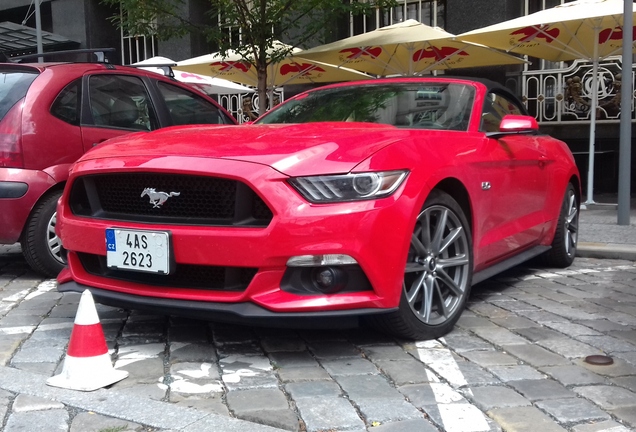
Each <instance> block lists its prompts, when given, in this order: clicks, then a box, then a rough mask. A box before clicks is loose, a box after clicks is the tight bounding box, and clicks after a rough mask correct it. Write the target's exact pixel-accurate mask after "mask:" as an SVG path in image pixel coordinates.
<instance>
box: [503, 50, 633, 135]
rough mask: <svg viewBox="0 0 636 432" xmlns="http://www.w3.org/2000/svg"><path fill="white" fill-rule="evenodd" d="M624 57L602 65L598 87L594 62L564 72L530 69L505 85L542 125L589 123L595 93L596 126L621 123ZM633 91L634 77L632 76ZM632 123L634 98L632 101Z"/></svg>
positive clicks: (579, 62) (577, 64) (577, 62)
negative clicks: (518, 97)
mask: <svg viewBox="0 0 636 432" xmlns="http://www.w3.org/2000/svg"><path fill="white" fill-rule="evenodd" d="M621 69H622V66H621V58H620V57H613V58H608V59H606V60H603V61H601V62H599V67H598V80H597V81H596V88H595V89H594V88H592V87H593V86H594V85H593V80H592V63H591V62H588V61H585V60H574V61H573V62H572V64H570V65H569V66H565V67H563V68H561V69H544V70H528V71H524V72H522V73H521V75H520V76H519V75H517V76H509V77H508V78H507V82H506V85H507V86H508V87H509V88H511V89H513V90H516V91H517V93H518V94H521V95H522V98H523V100H524V102H525V103H526V106H527V108H528V111H529V112H530V114H531V115H533V116H534V117H535V118H536V119H537V121H538V122H539V123H543V124H572V123H575V124H589V123H590V119H591V113H590V105H591V100H592V94H593V92H594V91H596V92H597V95H598V108H597V110H596V121H597V123H618V122H619V121H620V110H621V84H622V79H623V77H622V74H621ZM631 80H632V88H634V74H633V73H632V76H631ZM629 107H630V110H631V112H632V120H634V119H635V118H636V117H635V116H634V99H633V98H632V100H631V101H630V104H629Z"/></svg>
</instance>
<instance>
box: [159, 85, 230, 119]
mask: <svg viewBox="0 0 636 432" xmlns="http://www.w3.org/2000/svg"><path fill="white" fill-rule="evenodd" d="M157 85H158V86H159V90H160V91H161V95H162V96H163V98H164V100H165V101H166V106H167V107H168V111H169V113H170V117H171V118H172V123H173V124H174V125H175V126H176V125H187V124H231V123H232V121H231V120H230V119H228V117H227V115H225V113H223V112H222V111H221V110H220V109H219V108H218V107H217V106H216V105H214V104H211V103H210V102H208V101H206V100H205V99H203V98H201V97H199V96H198V95H196V94H195V93H191V92H189V91H187V90H184V89H182V88H181V87H177V86H174V85H171V84H167V83H164V82H161V81H159V82H157Z"/></svg>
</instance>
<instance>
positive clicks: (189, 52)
mask: <svg viewBox="0 0 636 432" xmlns="http://www.w3.org/2000/svg"><path fill="white" fill-rule="evenodd" d="M40 1H41V5H40V15H41V28H42V30H44V31H46V32H50V33H51V34H54V35H59V36H62V37H63V38H65V39H67V40H70V41H72V42H74V45H75V46H76V47H77V48H102V47H115V48H116V49H117V52H118V56H117V57H118V59H117V60H119V61H121V63H123V64H130V63H133V62H136V61H140V60H143V59H145V58H149V57H152V56H153V55H162V56H165V57H168V58H171V59H173V60H175V61H178V60H183V59H186V58H191V57H194V56H198V55H202V54H206V53H209V52H212V51H214V47H213V46H211V45H210V44H209V43H207V42H206V41H205V40H204V39H202V38H201V37H198V36H196V35H190V36H186V37H183V38H180V39H174V40H170V41H158V40H156V39H154V38H152V37H145V36H130V35H125V34H122V32H121V31H120V30H119V29H118V28H117V27H116V25H115V24H114V22H113V20H112V19H111V17H113V16H114V15H116V14H118V13H119V11H118V10H116V9H113V8H110V7H108V6H105V5H104V4H102V3H101V1H100V0H40ZM565 2H566V1H565V0H398V6H396V7H394V8H391V9H390V10H378V11H376V13H374V14H371V15H369V16H356V17H350V18H349V19H348V20H342V21H341V22H339V23H337V25H336V29H335V31H334V32H333V39H340V38H344V37H347V36H351V35H355V34H359V33H363V32H367V31H371V30H374V29H376V28H379V27H383V26H385V25H390V24H394V23H397V22H401V21H403V20H405V19H416V20H418V21H420V22H423V23H424V24H427V25H432V26H439V27H442V28H444V30H446V31H448V32H450V33H454V34H459V33H463V32H466V31H469V30H473V29H476V28H480V27H483V26H486V25H490V24H494V23H497V22H501V21H504V20H508V19H511V18H515V17H518V16H522V15H524V14H528V13H532V12H536V11H538V10H541V9H545V8H550V7H553V6H556V5H558V4H561V3H565ZM205 8H206V3H205V1H204V0H188V1H186V2H185V3H184V5H183V13H184V14H185V15H187V16H189V17H190V18H191V19H192V20H196V19H198V20H204V19H205V18H204V16H205V14H204V13H203V12H204V10H205ZM3 22H11V23H16V24H20V25H24V26H28V27H32V28H35V26H36V23H35V14H34V8H33V5H32V0H2V2H0V25H1V23H3ZM284 42H288V43H292V44H293V42H294V41H284ZM67 46H68V44H66V45H65V47H67ZM304 48H310V47H309V46H306V47H304ZM2 49H4V50H5V51H7V54H9V56H11V55H17V54H20V53H23V54H26V53H28V52H27V51H28V50H26V49H25V50H22V52H19V51H16V50H13V51H10V52H9V51H8V49H7V47H6V46H5V47H3V46H2V43H1V42H0V51H1V50H2ZM47 50H55V46H52V45H51V46H48V47H47V46H45V51H47ZM31 52H36V51H35V47H31ZM599 70H600V73H601V76H602V78H601V79H600V80H599V83H600V84H599V87H598V88H597V89H596V91H597V92H598V95H599V107H600V108H599V111H598V113H597V114H596V117H597V126H596V151H595V165H596V170H595V179H594V189H595V193H596V192H599V193H603V192H615V191H616V190H617V185H618V148H619V115H620V110H619V109H617V107H618V105H617V95H619V94H620V85H621V82H622V81H621V80H622V79H625V78H624V77H622V76H621V74H620V71H621V62H620V58H612V59H608V60H605V61H604V62H602V63H601V65H600V69H599ZM452 73H453V74H456V75H474V76H481V77H487V78H491V79H493V80H496V81H498V82H501V83H503V84H505V85H506V86H508V87H509V88H511V89H513V90H515V91H516V92H517V93H518V94H519V95H521V96H522V97H523V98H524V100H525V101H526V103H527V106H528V109H529V110H530V112H531V113H532V115H534V116H535V117H536V118H537V120H538V121H539V123H540V125H541V129H542V131H544V132H547V133H550V134H551V135H553V136H555V137H557V138H560V139H563V140H564V141H566V142H567V143H568V145H569V146H570V148H571V149H572V151H573V153H574V154H575V158H576V160H577V164H578V166H579V169H580V171H581V173H582V179H583V182H584V188H585V183H586V178H585V177H586V176H585V173H586V172H587V161H588V146H589V145H588V143H589V130H590V128H589V125H590V116H591V113H590V112H589V99H590V94H591V91H592V89H591V88H590V82H591V80H590V73H591V64H589V63H587V62H585V61H574V62H568V63H565V62H563V63H551V62H547V61H542V60H534V61H533V62H532V63H531V64H529V65H525V66H507V67H489V68H480V69H474V70H467V69H462V70H456V71H453V72H452ZM630 78H631V80H632V83H633V81H634V78H633V77H630ZM298 90H299V89H290V92H289V93H294V92H296V91H298ZM285 93H286V94H289V93H288V89H285ZM226 99H227V100H225V101H222V102H224V104H225V105H226V106H239V107H240V101H231V100H230V99H229V97H227V98H226ZM633 105H634V103H633V101H631V103H630V107H631V108H632V112H633V111H634V110H633ZM239 109H240V108H239ZM632 135H634V133H633V134H632ZM632 154H634V152H632ZM632 165H633V164H632ZM632 178H634V176H632ZM632 184H634V181H633V180H632ZM633 188H634V186H632V189H633Z"/></svg>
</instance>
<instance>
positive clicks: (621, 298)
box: [0, 252, 636, 432]
mask: <svg viewBox="0 0 636 432" xmlns="http://www.w3.org/2000/svg"><path fill="white" fill-rule="evenodd" d="M631 292H636V266H635V265H634V263H632V262H629V261H625V260H607V259H592V258H579V259H577V260H576V261H575V263H574V265H573V266H572V267H570V268H569V269H565V270H557V269H543V268H533V267H519V268H517V269H513V270H511V271H508V272H506V273H504V274H502V275H500V276H499V277H496V278H495V279H493V280H490V281H485V282H483V283H481V284H479V285H476V286H475V287H474V288H473V295H472V297H471V299H470V301H469V304H468V309H467V310H466V311H465V314H464V315H463V316H462V317H461V319H460V320H459V322H458V325H457V327H456V329H455V330H453V332H451V333H449V334H448V335H447V336H445V337H443V338H440V339H438V340H434V341H403V340H396V339H393V338H391V337H387V336H386V335H382V334H379V333H377V332H375V331H372V330H369V329H354V330H345V331H305V330H289V329H288V330H277V329H266V328H252V327H241V326H230V325H227V324H219V323H210V322H204V321H197V320H187V319H183V318H176V317H165V316H159V315H153V314H148V313H145V312H138V311H132V312H130V311H123V310H120V309H116V308H110V307H107V306H102V305H98V313H99V315H100V318H101V320H102V325H103V327H104V330H105V334H106V339H107V342H108V346H109V349H110V354H111V356H112V359H113V363H114V365H115V367H117V368H120V369H124V370H127V371H128V372H129V373H130V376H129V377H128V378H126V379H125V380H122V381H120V382H119V383H116V384H114V385H112V386H110V387H108V388H105V389H100V390H97V391H95V392H90V393H84V392H75V391H71V390H64V389H57V388H53V387H48V386H46V384H45V383H44V382H45V380H46V378H47V377H48V376H51V375H53V374H55V373H59V371H60V369H61V365H62V362H63V358H64V354H65V350H66V346H67V344H68V338H69V334H70V331H71V329H72V321H73V317H74V315H75V312H76V309H77V302H78V299H79V296H77V295H67V294H65V295H61V294H59V293H57V292H56V291H55V282H54V281H51V280H42V279H40V278H38V277H37V276H36V275H34V274H33V273H31V272H30V271H29V270H28V268H27V266H26V264H25V263H24V262H23V260H22V259H21V257H20V256H19V254H18V253H15V252H12V253H9V254H5V255H2V254H0V306H2V307H1V308H0V430H5V431H17V430H23V428H24V427H25V425H26V424H33V423H29V422H33V421H38V422H39V423H37V424H42V425H45V426H44V427H46V429H45V430H66V431H73V432H75V431H78V432H79V431H82V432H83V431H85V430H86V431H90V430H96V431H101V430H105V429H108V428H114V429H116V430H137V431H151V430H152V431H161V432H163V431H169V430H172V431H192V432H195V431H196V432H202V431H206V430H215V431H232V430H237V431H238V430H240V431H247V432H249V431H261V430H262V431H266V430H288V431H303V432H304V431H308V432H310V431H315V432H318V431H326V430H329V431H360V432H361V431H365V430H366V431H376V432H377V431H379V432H383V431H384V432H387V431H388V432H393V431H399V432H402V431H405V432H408V431H410V430H417V431H423V432H429V431H438V432H441V431H453V432H486V431H488V432H490V431H493V432H498V431H504V430H505V431H506V432H509V431H511V432H524V431H529V432H530V431H532V432H536V431H541V432H543V431H546V432H550V431H569V432H600V431H605V432H625V431H633V430H636V418H635V417H636V415H635V413H636V389H635V387H636V344H634V334H636V302H635V300H636V295H632V294H631ZM590 354H604V355H609V356H612V357H613V359H614V364H613V365H611V366H593V365H590V364H589V363H587V362H585V361H584V359H585V357H586V356H587V355H590Z"/></svg>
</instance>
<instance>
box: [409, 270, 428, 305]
mask: <svg viewBox="0 0 636 432" xmlns="http://www.w3.org/2000/svg"><path fill="white" fill-rule="evenodd" d="M425 278H426V273H422V274H421V275H420V276H419V277H418V278H417V279H416V280H415V281H413V283H412V284H411V289H409V291H408V292H407V293H406V299H407V300H408V302H409V304H411V305H413V304H414V303H415V301H416V300H417V295H418V294H419V292H420V290H421V289H422V285H423V284H424V283H425Z"/></svg>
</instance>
